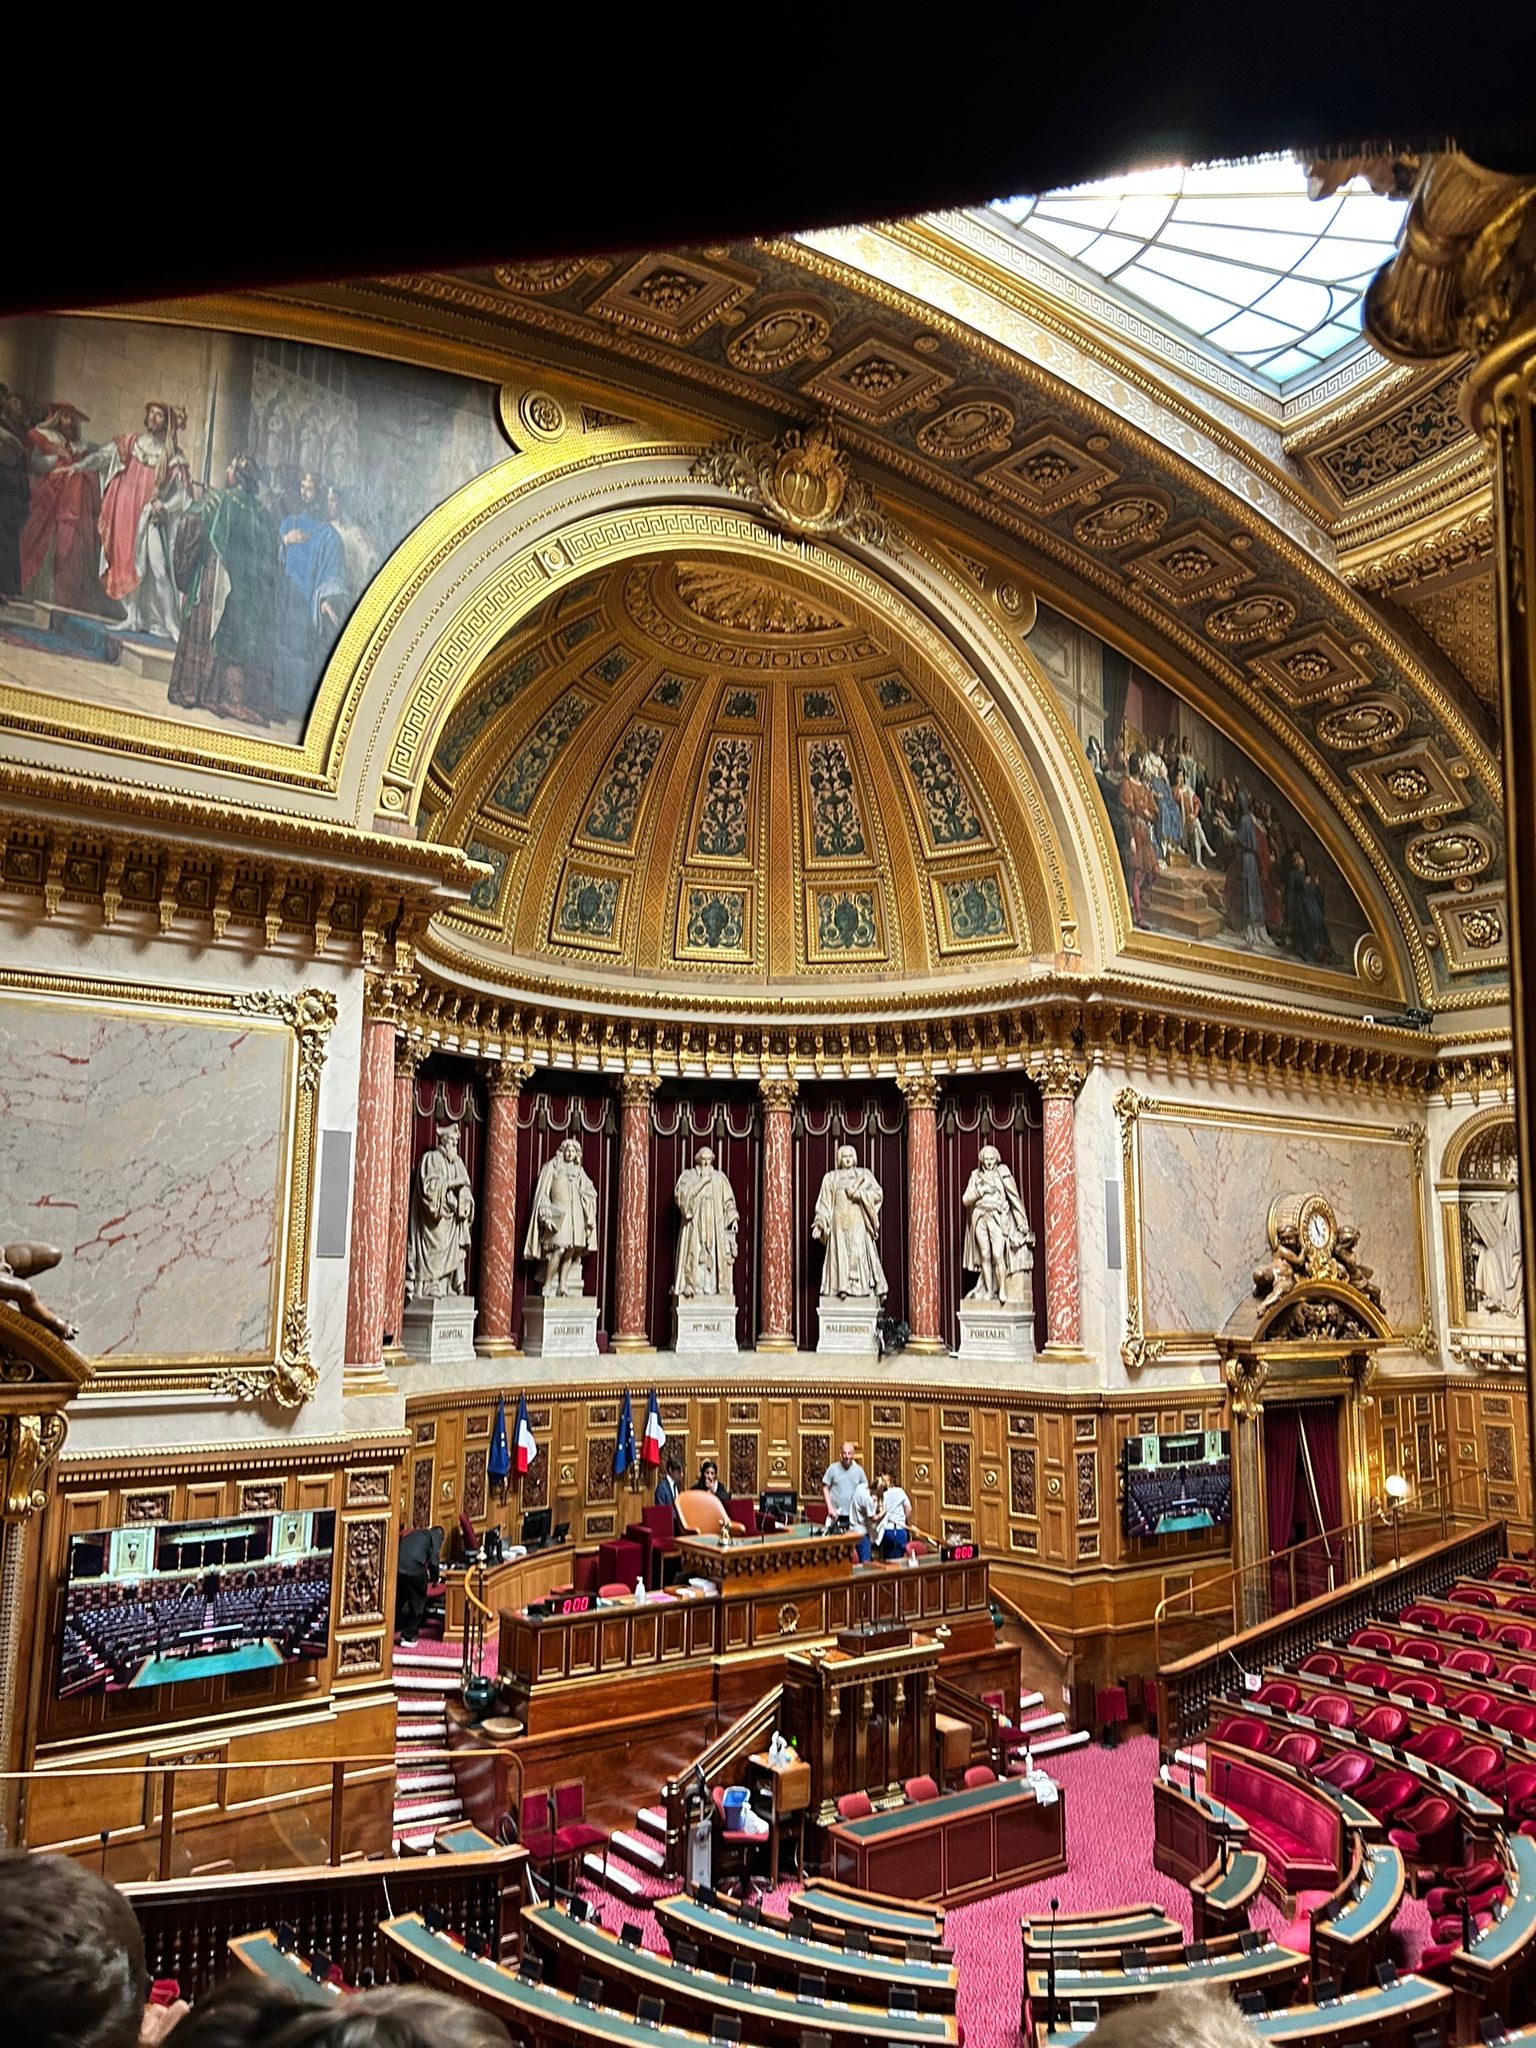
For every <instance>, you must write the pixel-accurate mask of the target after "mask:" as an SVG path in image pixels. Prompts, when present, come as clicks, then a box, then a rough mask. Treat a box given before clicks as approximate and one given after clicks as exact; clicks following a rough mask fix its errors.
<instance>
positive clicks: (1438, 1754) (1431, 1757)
mask: <svg viewBox="0 0 1536 2048" xmlns="http://www.w3.org/2000/svg"><path fill="white" fill-rule="evenodd" d="M1461 1741H1462V1738H1461V1734H1460V1731H1459V1730H1458V1729H1455V1728H1450V1727H1447V1726H1446V1725H1445V1724H1444V1723H1443V1722H1442V1723H1441V1724H1440V1725H1439V1726H1438V1727H1435V1728H1421V1729H1420V1730H1419V1731H1418V1733H1417V1734H1416V1735H1410V1736H1409V1738H1408V1740H1407V1741H1406V1742H1405V1743H1404V1744H1403V1748H1404V1749H1405V1750H1406V1751H1407V1752H1408V1754H1409V1755H1410V1756H1418V1757H1422V1758H1423V1759H1424V1761H1425V1763H1427V1764H1443V1763H1444V1762H1445V1760H1446V1758H1447V1757H1448V1756H1452V1755H1454V1754H1455V1752H1456V1751H1457V1750H1458V1749H1460V1747H1461Z"/></svg>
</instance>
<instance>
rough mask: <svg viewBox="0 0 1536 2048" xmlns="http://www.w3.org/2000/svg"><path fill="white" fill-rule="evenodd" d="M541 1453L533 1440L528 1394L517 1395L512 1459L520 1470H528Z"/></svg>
mask: <svg viewBox="0 0 1536 2048" xmlns="http://www.w3.org/2000/svg"><path fill="white" fill-rule="evenodd" d="M538 1455H539V1447H538V1445H537V1444H536V1443H535V1442H534V1440H533V1428H532V1425H531V1424H530V1423H529V1420H528V1396H527V1395H526V1394H519V1395H518V1397H517V1428H516V1429H515V1430H514V1431H513V1432H512V1459H513V1463H514V1464H515V1465H516V1467H517V1470H518V1471H519V1472H526V1471H527V1470H528V1467H529V1466H530V1465H531V1464H532V1463H533V1461H534V1459H535V1458H536V1457H537V1456H538Z"/></svg>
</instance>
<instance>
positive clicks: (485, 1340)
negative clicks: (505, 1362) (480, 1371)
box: [475, 1337, 523, 1358]
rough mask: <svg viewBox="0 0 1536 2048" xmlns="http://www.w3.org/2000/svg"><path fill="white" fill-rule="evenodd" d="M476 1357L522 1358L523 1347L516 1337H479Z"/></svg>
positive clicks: (476, 1343) (476, 1340) (476, 1342)
mask: <svg viewBox="0 0 1536 2048" xmlns="http://www.w3.org/2000/svg"><path fill="white" fill-rule="evenodd" d="M475 1356H476V1358H521V1357H522V1356H523V1348H522V1346H521V1345H520V1344H519V1343H518V1341H517V1339H516V1338H515V1337H477V1338H476V1339H475Z"/></svg>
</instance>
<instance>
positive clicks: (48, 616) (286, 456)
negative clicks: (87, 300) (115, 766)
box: [0, 319, 509, 742]
mask: <svg viewBox="0 0 1536 2048" xmlns="http://www.w3.org/2000/svg"><path fill="white" fill-rule="evenodd" d="M495 397H496V394H495V392H494V390H493V388H492V387H491V386H489V385H485V384H479V383H475V382H472V381H471V380H469V379H467V378H457V377H448V376H442V375H439V374H437V373H435V372H432V371H426V370H416V369H410V368H406V367H403V366H401V365H398V364H393V363H385V362H379V361H376V360H374V359H372V358H370V357H362V356H352V355H347V354H344V353H342V352H341V351H338V350H334V349H323V348H311V347H309V346H307V345H301V344H299V343H296V342H288V341H279V340H275V339H272V338H270V337H266V336H247V335H233V334H217V333H212V332H209V331H206V330H203V329H199V328H180V327H159V326H151V325H147V324H143V323H140V322H136V321H121V320H105V319H99V320H90V319H37V320H31V319H28V320H11V321H6V322H3V323H0V687H3V686H4V685H7V684H9V685H11V686H13V687H16V688H20V689H26V690H32V691H40V692H43V693H45V694H46V695H48V696H52V697H58V698H60V699H63V700H66V701H67V702H69V703H70V704H72V705H75V706H78V707H80V708H81V709H82V710H83V711H84V712H85V713H86V715H87V717H89V715H90V713H91V712H93V711H96V710H111V711H118V712H137V713H140V714H148V715H151V716H158V717H168V718H173V719H178V720H182V721H186V722H190V723H192V724H194V725H201V726H209V727H213V728H216V729H222V730H231V731H235V730H245V731H248V732H255V733H259V734H260V735H261V736H262V737H263V738H266V739H271V740H278V741H293V742H297V741H299V740H300V739H302V737H303V733H304V726H305V722H306V720H307V718H308V716H309V712H310V708H311V706H312V705H313V703H314V699H315V693H316V690H317V688H318V686H319V682H320V678H321V675H322V674H323V672H324V669H325V664H326V662H327V661H328V660H329V658H330V655H331V652H332V650H333V648H334V647H335V645H336V642H337V640H338V639H339V638H340V636H341V632H342V629H343V627H344V626H345V625H346V622H347V619H348V617H349V616H350V614H351V612H352V608H353V606H354V605H355V604H356V602H357V600H358V598H359V596H360V595H361V594H362V592H363V591H364V590H365V589H366V588H367V586H368V583H369V581H370V580H371V578H372V577H373V575H374V572H375V571H376V570H377V569H378V568H379V566H380V564H381V563H382V562H383V561H384V560H385V559H386V558H387V557H388V556H389V555H390V554H391V553H392V552H393V550H394V549H395V548H396V547H398V545H399V544H400V542H401V541H402V540H404V539H405V537H406V535H407V534H408V533H410V532H411V530H412V528H413V527H415V526H417V525H419V524H420V522H421V520H422V519H423V518H424V517H425V516H426V514H427V513H428V512H430V511H431V510H432V509H433V507H434V506H436V505H439V504H441V503H442V501H443V500H444V499H445V498H447V497H449V496H451V495H452V493H453V492H454V491H456V490H458V489H459V488H460V487H461V486H462V485H464V484H466V483H467V482H469V480H470V479H471V478H472V477H474V476H476V475H478V474H479V473H480V472H481V471H483V470H485V469H488V468H490V467H491V466H492V465H493V464H495V463H497V462H499V461H501V460H502V459H503V457H505V456H506V455H507V453H508V452H509V451H508V447H507V444H506V441H505V440H504V439H503V437H502V435H501V432H500V430H499V428H498V426H497V424H496V418H495Z"/></svg>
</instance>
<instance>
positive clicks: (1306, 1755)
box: [1275, 1728, 1323, 1771]
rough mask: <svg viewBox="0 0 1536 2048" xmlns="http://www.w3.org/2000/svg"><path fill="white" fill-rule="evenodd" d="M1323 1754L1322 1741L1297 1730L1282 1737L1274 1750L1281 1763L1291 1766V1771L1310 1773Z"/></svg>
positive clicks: (1302, 1730)
mask: <svg viewBox="0 0 1536 2048" xmlns="http://www.w3.org/2000/svg"><path fill="white" fill-rule="evenodd" d="M1322 1753H1323V1744H1322V1739H1321V1737H1319V1736H1316V1735H1311V1734H1309V1733H1308V1732H1307V1731H1306V1730H1305V1729H1304V1728H1298V1729H1297V1730H1296V1732H1295V1733H1294V1734H1292V1735H1282V1736H1281V1738H1280V1741H1279V1743H1278V1745H1277V1746H1276V1749H1275V1755H1276V1756H1277V1757H1278V1758H1279V1759H1280V1761H1281V1763H1283V1764H1289V1765H1291V1767H1292V1769H1293V1770H1298V1771H1310V1770H1311V1768H1312V1766H1313V1765H1314V1764H1315V1763H1316V1762H1317V1760H1318V1758H1319V1757H1320V1756H1321V1755H1322Z"/></svg>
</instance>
